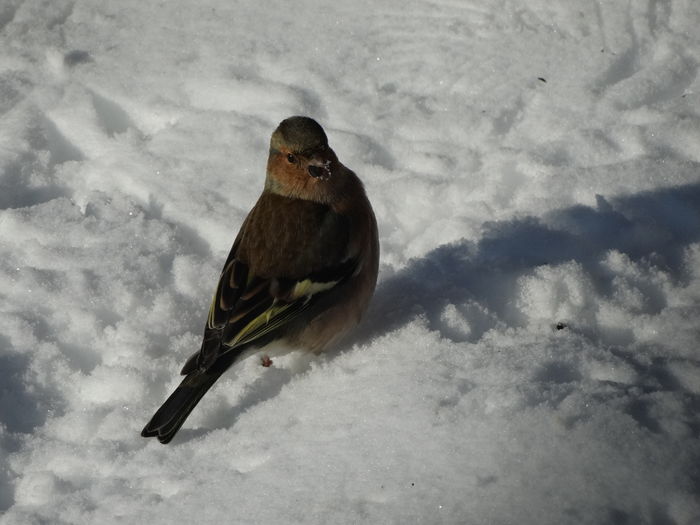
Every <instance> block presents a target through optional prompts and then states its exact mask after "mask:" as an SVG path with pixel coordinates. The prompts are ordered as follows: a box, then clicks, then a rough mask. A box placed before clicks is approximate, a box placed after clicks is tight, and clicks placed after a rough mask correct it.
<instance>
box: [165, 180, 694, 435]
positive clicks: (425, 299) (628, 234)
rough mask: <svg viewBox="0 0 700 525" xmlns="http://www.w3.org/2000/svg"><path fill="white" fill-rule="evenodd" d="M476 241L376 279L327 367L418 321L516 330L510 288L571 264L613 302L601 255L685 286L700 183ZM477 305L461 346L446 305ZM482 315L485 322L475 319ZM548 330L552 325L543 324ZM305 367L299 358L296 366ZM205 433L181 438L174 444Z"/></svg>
mask: <svg viewBox="0 0 700 525" xmlns="http://www.w3.org/2000/svg"><path fill="white" fill-rule="evenodd" d="M484 226H485V228H484V229H485V234H484V235H483V237H482V238H481V239H480V240H479V241H476V242H474V241H467V240H462V241H458V242H455V243H451V244H447V245H443V246H440V247H438V248H436V249H434V250H432V251H431V252H429V253H428V254H426V255H425V256H424V257H419V258H415V259H412V260H411V261H409V263H408V264H407V265H406V266H405V267H404V268H403V269H401V270H399V271H397V272H395V273H393V274H390V275H388V276H385V277H383V278H382V279H381V280H380V282H379V284H378V287H377V290H376V292H375V295H374V299H373V301H372V304H371V306H370V309H369V311H368V312H367V315H366V317H365V320H364V321H363V323H362V324H361V325H360V327H359V328H358V330H356V331H355V332H354V334H353V335H352V337H351V338H350V339H348V340H347V341H346V342H345V344H344V345H342V346H341V347H339V348H337V349H335V350H332V351H331V352H330V353H329V354H328V357H327V358H328V359H330V360H332V359H333V358H334V357H336V356H337V355H339V354H341V353H343V352H345V351H347V350H348V349H349V348H351V347H352V346H353V345H355V344H358V343H363V342H366V341H369V340H371V339H374V338H376V337H378V336H381V335H383V334H386V333H389V332H391V331H392V330H394V329H397V328H398V327H400V326H402V325H404V324H405V323H407V322H409V321H410V320H411V319H414V318H416V317H417V316H422V317H423V318H425V319H426V320H427V322H428V324H429V327H430V328H431V329H433V330H437V331H439V332H440V335H441V336H442V337H445V338H448V339H452V340H454V341H458V342H459V341H464V340H465V339H466V340H469V341H472V342H474V341H478V340H479V338H480V337H481V336H482V335H483V334H484V332H486V331H487V330H489V329H490V328H492V327H493V326H494V325H495V323H496V322H498V323H503V324H504V325H505V326H519V325H521V324H522V323H523V322H524V320H523V319H522V314H521V313H520V312H519V311H518V309H517V308H516V306H515V304H516V299H517V294H518V290H519V286H518V279H519V278H520V277H522V276H523V275H526V274H527V273H529V272H530V271H532V269H533V268H535V267H538V266H542V265H556V264H560V263H564V262H568V261H574V262H576V263H578V264H580V265H581V267H582V268H583V269H584V270H585V272H586V273H587V274H588V275H590V276H592V278H593V281H594V285H595V286H596V287H597V289H598V291H599V292H600V293H601V294H603V295H605V294H607V293H612V291H611V290H612V286H611V285H612V279H613V277H614V276H613V275H611V274H610V272H608V271H605V269H604V268H603V267H602V264H601V260H602V259H603V257H604V255H605V254H606V253H607V252H608V251H609V250H612V249H614V250H617V251H618V252H621V253H624V254H626V255H627V256H628V257H629V258H630V260H632V261H640V260H642V259H647V260H649V261H650V262H652V263H653V264H654V265H656V266H658V267H660V268H663V269H664V270H665V271H666V272H667V273H668V274H669V275H670V276H671V278H672V279H675V280H676V281H679V282H682V281H683V280H684V279H686V278H687V277H688V275H687V271H688V269H687V268H685V266H684V263H683V254H684V250H685V248H686V247H687V246H688V245H689V244H691V243H693V242H696V241H698V240H699V239H700V184H691V185H684V186H678V187H673V188H667V189H659V190H654V191H649V192H642V193H638V194H634V195H630V196H623V197H616V198H613V199H610V200H606V199H604V198H603V197H600V196H598V197H597V205H596V207H589V206H574V207H571V208H567V209H562V210H557V211H554V212H551V213H548V214H546V215H545V216H544V217H542V218H541V219H538V218H534V217H526V218H521V219H516V220H511V221H501V222H493V223H488V224H485V225H484ZM469 302H472V303H473V304H475V305H480V306H479V308H475V309H474V310H473V311H472V312H470V311H468V309H467V311H465V312H463V313H464V314H465V315H467V316H468V317H469V316H471V317H469V319H468V321H469V324H470V327H471V331H470V332H469V334H468V336H466V338H465V337H464V336H463V334H455V333H454V332H453V330H452V329H451V328H450V327H449V326H447V325H446V324H445V323H444V322H443V321H442V314H443V312H444V309H445V307H446V306H447V305H449V304H463V303H469ZM484 309H486V310H487V311H488V312H490V315H488V316H487V315H484V313H483V312H484ZM551 321H552V324H553V325H554V324H555V323H556V322H557V319H552V320H551ZM300 359H302V360H303V359H304V358H300ZM308 368H309V364H308V360H307V361H306V365H305V366H304V365H301V366H294V367H293V368H291V369H274V368H273V369H270V370H267V371H266V372H265V373H264V374H261V375H260V377H258V378H257V379H256V380H255V381H254V382H253V383H252V384H251V385H249V386H248V387H247V388H246V390H245V392H244V394H243V396H242V397H241V399H240V401H239V402H238V403H237V405H236V406H235V407H234V408H233V410H231V409H229V408H225V409H223V408H222V410H221V411H220V412H219V413H217V414H216V415H215V416H214V417H213V418H211V419H210V420H209V422H210V423H211V424H212V426H211V427H209V428H230V427H232V426H233V425H234V424H235V422H236V420H237V419H238V418H239V417H240V415H241V414H242V413H243V412H245V411H246V410H248V409H249V408H251V407H253V406H255V405H257V404H259V403H262V402H264V401H267V400H268V399H271V398H273V397H275V396H277V395H278V394H279V393H280V391H281V390H282V388H284V386H285V385H286V384H287V383H289V382H290V381H291V380H292V379H293V378H294V377H295V376H296V375H297V374H299V373H301V372H304V371H306V370H308ZM206 432H208V430H207V429H199V430H190V431H183V432H182V436H180V438H179V441H185V440H188V439H191V438H193V437H197V436H200V435H202V434H205V433H206Z"/></svg>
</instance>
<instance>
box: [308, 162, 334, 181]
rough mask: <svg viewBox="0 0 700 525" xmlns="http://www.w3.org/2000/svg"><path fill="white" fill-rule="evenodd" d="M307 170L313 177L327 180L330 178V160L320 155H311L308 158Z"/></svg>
mask: <svg viewBox="0 0 700 525" xmlns="http://www.w3.org/2000/svg"><path fill="white" fill-rule="evenodd" d="M307 170H308V172H309V175H311V176H312V177H313V178H314V179H319V180H328V179H330V178H331V161H330V160H328V159H324V158H322V157H313V158H312V159H311V160H309V164H308V167H307Z"/></svg>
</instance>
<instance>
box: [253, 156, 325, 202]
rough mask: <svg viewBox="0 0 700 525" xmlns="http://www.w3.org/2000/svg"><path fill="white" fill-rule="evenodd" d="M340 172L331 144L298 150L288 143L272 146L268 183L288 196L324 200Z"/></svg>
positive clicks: (268, 163) (276, 191)
mask: <svg viewBox="0 0 700 525" xmlns="http://www.w3.org/2000/svg"><path fill="white" fill-rule="evenodd" d="M337 174H338V159H337V157H336V156H335V153H334V152H333V150H332V149H331V148H329V147H328V146H327V145H321V146H318V147H315V148H313V149H311V150H307V151H303V152H300V151H296V150H293V149H292V148H290V147H288V146H286V145H279V146H278V148H277V149H273V148H271V149H270V157H269V159H268V162H267V182H266V187H267V188H268V189H269V190H271V191H273V192H275V193H280V194H283V195H286V196H288V197H296V198H301V199H307V200H315V201H319V200H321V201H322V200H324V196H325V195H327V194H329V192H330V191H331V187H330V186H332V185H333V184H337V182H338V181H334V180H333V179H334V177H337Z"/></svg>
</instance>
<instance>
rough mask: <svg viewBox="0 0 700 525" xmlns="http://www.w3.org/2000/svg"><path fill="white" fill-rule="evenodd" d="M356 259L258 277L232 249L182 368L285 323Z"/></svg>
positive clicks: (208, 361) (202, 363)
mask: <svg viewBox="0 0 700 525" xmlns="http://www.w3.org/2000/svg"><path fill="white" fill-rule="evenodd" d="M357 264H358V260H357V259H353V258H350V259H346V260H345V261H342V262H341V263H339V264H337V265H335V266H331V267H327V268H324V269H323V270H321V271H317V272H314V273H312V274H309V275H307V276H305V277H304V278H300V279H287V278H271V279H263V278H260V277H257V276H255V275H252V274H251V273H250V271H249V268H248V265H246V264H245V263H244V262H242V261H240V260H238V259H236V258H235V250H232V253H231V255H229V260H228V261H227V262H226V265H225V266H224V270H223V272H222V273H221V277H220V279H219V284H218V286H217V288H216V293H215V294H214V298H213V299H212V303H211V306H210V308H209V316H208V318H207V327H206V330H205V336H204V342H203V344H202V349H201V350H200V351H199V352H198V353H197V354H195V356H192V358H190V360H189V361H188V363H187V364H186V365H185V367H184V368H183V373H188V372H190V371H192V370H193V369H194V368H195V365H196V368H208V367H209V366H211V365H212V364H213V363H214V362H215V361H216V360H217V359H218V358H219V357H221V356H222V355H224V354H227V353H229V352H230V351H233V350H235V349H238V348H240V347H242V346H244V345H246V344H248V343H251V342H253V341H256V340H258V339H260V338H262V337H263V336H266V335H268V334H272V332H273V331H275V330H278V329H279V328H281V327H283V326H284V325H286V324H288V323H289V322H290V321H292V320H293V319H295V318H297V316H298V315H299V314H301V313H302V312H304V311H305V310H307V309H308V308H309V307H310V306H311V305H312V304H314V302H316V300H317V299H318V298H319V297H321V296H322V295H325V294H326V293H328V292H329V291H330V290H332V289H334V288H335V287H337V286H338V285H339V284H341V283H343V282H344V281H345V280H346V279H347V278H349V277H350V276H351V275H353V274H354V273H355V271H356V269H357Z"/></svg>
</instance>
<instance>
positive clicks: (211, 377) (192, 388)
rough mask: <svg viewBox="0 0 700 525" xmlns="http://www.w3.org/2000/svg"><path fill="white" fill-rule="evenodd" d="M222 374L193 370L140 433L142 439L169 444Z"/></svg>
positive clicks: (212, 371) (213, 371)
mask: <svg viewBox="0 0 700 525" xmlns="http://www.w3.org/2000/svg"><path fill="white" fill-rule="evenodd" d="M221 374H222V372H219V371H215V370H210V371H207V372H204V371H201V370H195V371H194V372H192V373H190V374H189V375H188V376H187V377H185V379H183V380H182V383H180V386H178V387H177V388H176V389H175V391H174V392H173V393H172V394H170V397H169V398H168V399H166V400H165V403H163V406H161V407H160V408H159V409H158V410H157V411H156V413H155V414H154V415H153V417H152V418H151V420H150V421H149V422H148V424H147V425H146V426H145V427H144V428H143V430H142V431H141V435H142V436H143V437H154V436H155V437H157V438H158V441H160V442H161V443H163V444H165V443H168V442H170V440H171V439H173V437H174V436H175V434H176V433H177V431H178V430H180V427H181V426H182V424H183V423H184V422H185V419H187V416H189V415H190V412H192V409H193V408H194V407H195V406H197V403H199V400H200V399H202V396H203V395H204V394H206V393H207V390H209V389H210V388H211V386H212V385H213V384H214V383H215V382H216V380H217V379H219V376H221Z"/></svg>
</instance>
